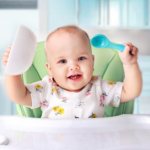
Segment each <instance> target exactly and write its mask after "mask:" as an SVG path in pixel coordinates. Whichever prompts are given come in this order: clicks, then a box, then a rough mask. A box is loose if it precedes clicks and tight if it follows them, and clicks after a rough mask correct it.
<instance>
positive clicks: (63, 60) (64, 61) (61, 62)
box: [58, 59, 67, 64]
mask: <svg viewBox="0 0 150 150" xmlns="http://www.w3.org/2000/svg"><path fill="white" fill-rule="evenodd" d="M58 63H60V64H65V63H67V60H66V59H61V60H59V61H58Z"/></svg>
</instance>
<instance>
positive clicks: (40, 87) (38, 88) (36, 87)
mask: <svg viewBox="0 0 150 150" xmlns="http://www.w3.org/2000/svg"><path fill="white" fill-rule="evenodd" d="M35 89H36V91H39V92H42V90H43V86H42V85H41V84H36V85H35Z"/></svg>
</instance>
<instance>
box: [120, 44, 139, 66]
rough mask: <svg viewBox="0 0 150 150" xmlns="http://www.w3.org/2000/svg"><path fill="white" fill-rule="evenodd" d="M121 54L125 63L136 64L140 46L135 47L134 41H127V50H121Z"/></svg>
mask: <svg viewBox="0 0 150 150" xmlns="http://www.w3.org/2000/svg"><path fill="white" fill-rule="evenodd" d="M119 56H120V58H121V60H122V63H123V64H124V65H132V64H135V63H137V57H138V48H137V47H135V46H134V45H133V44H132V43H127V44H126V47H125V50H124V51H123V52H119Z"/></svg>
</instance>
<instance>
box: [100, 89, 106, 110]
mask: <svg viewBox="0 0 150 150" xmlns="http://www.w3.org/2000/svg"><path fill="white" fill-rule="evenodd" d="M106 97H107V94H106V93H105V92H103V93H102V94H101V95H100V100H99V105H100V106H103V107H104V104H105V99H106Z"/></svg>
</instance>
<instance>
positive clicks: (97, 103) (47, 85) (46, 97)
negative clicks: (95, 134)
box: [27, 76, 122, 119]
mask: <svg viewBox="0 0 150 150" xmlns="http://www.w3.org/2000/svg"><path fill="white" fill-rule="evenodd" d="M27 88H28V90H29V91H30V93H31V95H32V104H33V108H37V107H39V106H40V107H41V110H42V117H43V118H45V117H46V118H54V119H55V118H56V119H59V118H70V119H72V118H97V117H102V116H103V113H104V106H105V105H112V106H116V107H117V106H118V105H119V103H120V95H121V89H122V83H118V82H117V83H116V82H113V81H108V82H107V81H104V80H101V78H98V77H93V79H92V80H91V82H89V84H88V85H86V86H85V87H84V88H83V89H82V90H81V91H80V92H69V91H66V90H64V89H62V88H61V87H59V86H58V85H57V84H56V82H54V80H50V79H49V77H48V76H47V77H45V78H44V79H43V80H42V81H38V82H36V83H33V84H30V85H28V86H27Z"/></svg>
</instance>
